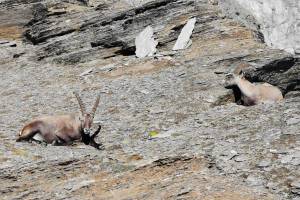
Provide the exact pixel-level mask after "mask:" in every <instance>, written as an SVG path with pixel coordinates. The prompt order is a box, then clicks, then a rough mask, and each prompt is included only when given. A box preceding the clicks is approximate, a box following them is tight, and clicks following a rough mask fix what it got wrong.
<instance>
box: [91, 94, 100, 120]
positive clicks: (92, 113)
mask: <svg viewBox="0 0 300 200" xmlns="http://www.w3.org/2000/svg"><path fill="white" fill-rule="evenodd" d="M99 102H100V94H99V95H98V96H97V99H96V101H95V104H94V107H93V109H92V112H91V115H92V118H94V116H95V113H96V110H97V107H98V105H99Z"/></svg>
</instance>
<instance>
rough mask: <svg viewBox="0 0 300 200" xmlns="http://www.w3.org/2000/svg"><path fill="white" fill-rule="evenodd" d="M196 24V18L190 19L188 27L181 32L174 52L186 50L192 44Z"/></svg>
mask: <svg viewBox="0 0 300 200" xmlns="http://www.w3.org/2000/svg"><path fill="white" fill-rule="evenodd" d="M195 23H196V18H195V17H194V18H192V19H190V20H189V21H188V22H187V23H186V25H185V26H184V27H183V29H182V30H181V33H180V35H179V36H178V39H177V41H176V43H175V45H174V47H173V50H180V49H186V48H187V47H189V46H190V45H191V44H192V40H191V39H190V37H191V35H192V33H193V30H194V27H195Z"/></svg>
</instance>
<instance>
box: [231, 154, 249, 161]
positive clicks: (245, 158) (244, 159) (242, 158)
mask: <svg viewBox="0 0 300 200" xmlns="http://www.w3.org/2000/svg"><path fill="white" fill-rule="evenodd" d="M234 160H235V161H236V162H244V161H246V160H248V157H247V156H245V155H240V156H237V157H236V158H235V159H234Z"/></svg>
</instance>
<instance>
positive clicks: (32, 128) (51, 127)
mask: <svg viewBox="0 0 300 200" xmlns="http://www.w3.org/2000/svg"><path fill="white" fill-rule="evenodd" d="M74 95H75V97H76V98H77V101H78V103H79V107H80V110H81V116H79V115H73V114H70V115H57V116H45V117H39V118H36V119H34V120H32V121H31V122H29V123H28V124H26V125H25V126H24V127H23V128H22V130H21V131H20V134H19V137H18V138H17V142H19V141H22V140H35V141H40V142H46V143H49V144H53V145H67V144H71V143H72V142H73V141H75V140H79V139H82V141H83V142H84V143H85V144H87V145H91V146H93V147H95V148H97V149H99V147H100V145H101V144H97V143H96V142H95V140H94V139H95V137H96V136H97V135H98V133H99V132H100V130H101V126H99V127H98V129H97V130H96V131H95V132H94V133H93V134H91V127H92V123H93V119H94V116H95V112H96V110H97V107H98V104H99V101H100V96H98V97H97V99H96V102H95V104H94V106H93V109H92V111H91V112H90V113H87V112H86V109H85V106H84V104H83V102H82V100H81V98H80V97H79V95H78V94H77V93H75V92H74Z"/></svg>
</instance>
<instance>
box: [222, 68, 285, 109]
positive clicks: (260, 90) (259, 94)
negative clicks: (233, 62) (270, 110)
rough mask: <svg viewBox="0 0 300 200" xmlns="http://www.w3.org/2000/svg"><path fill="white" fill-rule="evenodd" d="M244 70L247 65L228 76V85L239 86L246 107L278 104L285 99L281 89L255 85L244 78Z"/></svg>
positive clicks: (265, 84)
mask: <svg viewBox="0 0 300 200" xmlns="http://www.w3.org/2000/svg"><path fill="white" fill-rule="evenodd" d="M243 68H245V65H240V66H238V67H237V68H236V69H235V70H234V72H233V73H229V74H227V75H226V79H227V80H226V85H227V86H230V85H237V87H238V88H239V89H240V91H241V93H242V97H241V98H242V100H243V102H244V105H246V106H251V105H256V104H259V103H267V102H271V103H272V102H278V101H280V100H282V99H283V96H282V93H281V91H280V90H279V88H277V87H275V86H273V85H271V84H269V83H262V84H253V83H251V82H249V81H248V80H247V79H245V77H244V72H243Z"/></svg>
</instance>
